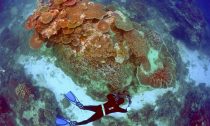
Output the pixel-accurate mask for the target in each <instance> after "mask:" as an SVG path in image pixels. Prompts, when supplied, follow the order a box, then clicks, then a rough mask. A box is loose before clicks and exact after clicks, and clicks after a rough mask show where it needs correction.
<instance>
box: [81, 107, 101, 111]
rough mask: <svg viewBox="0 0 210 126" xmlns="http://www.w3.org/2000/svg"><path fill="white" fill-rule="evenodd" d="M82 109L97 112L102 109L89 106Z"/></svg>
mask: <svg viewBox="0 0 210 126" xmlns="http://www.w3.org/2000/svg"><path fill="white" fill-rule="evenodd" d="M82 109H84V110H90V111H93V112H96V111H97V110H98V109H100V106H93V105H88V106H83V108H82Z"/></svg>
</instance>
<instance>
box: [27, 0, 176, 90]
mask: <svg viewBox="0 0 210 126" xmlns="http://www.w3.org/2000/svg"><path fill="white" fill-rule="evenodd" d="M25 27H26V29H28V30H34V35H33V37H32V41H31V42H30V46H31V47H32V48H40V47H41V45H42V43H43V42H45V43H46V44H47V46H48V47H52V48H53V50H54V54H55V55H56V56H57V59H58V64H59V66H60V67H61V68H62V69H63V70H64V71H65V72H66V73H68V74H69V75H70V76H72V78H73V80H75V82H78V83H79V85H81V86H85V87H87V88H88V89H89V90H91V91H95V92H97V91H98V92H101V90H103V91H104V92H105V93H108V92H109V91H113V90H129V88H130V86H131V85H130V84H131V83H132V82H133V81H134V80H138V81H139V83H138V84H136V85H139V84H145V85H149V86H152V87H167V86H169V85H171V84H172V83H173V81H174V79H172V78H175V74H174V73H175V72H174V71H175V62H174V61H173V58H172V57H171V55H170V53H169V52H168V51H167V48H166V46H165V45H164V44H163V43H159V44H160V46H161V47H162V48H161V50H158V51H159V55H158V57H159V60H158V62H161V63H162V66H159V69H157V70H156V71H152V70H151V69H152V67H151V63H150V60H149V58H148V53H149V51H150V48H153V47H152V46H153V45H151V44H150V43H149V42H148V39H147V38H146V37H145V35H147V33H146V32H145V33H144V31H143V30H142V31H139V29H138V30H137V29H135V28H134V27H133V22H132V21H130V20H129V19H128V18H127V17H126V16H125V15H123V13H121V12H120V11H110V10H109V11H108V10H106V9H105V6H103V5H101V4H99V3H94V2H91V1H88V0H54V1H51V3H50V4H47V5H43V6H40V7H39V8H38V9H37V10H36V11H35V12H34V13H33V15H31V16H29V18H28V20H27V22H26V25H25ZM168 59H169V60H168ZM140 68H141V69H140ZM142 69H143V70H142ZM145 71H146V72H147V73H149V74H145ZM110 88H111V89H110Z"/></svg>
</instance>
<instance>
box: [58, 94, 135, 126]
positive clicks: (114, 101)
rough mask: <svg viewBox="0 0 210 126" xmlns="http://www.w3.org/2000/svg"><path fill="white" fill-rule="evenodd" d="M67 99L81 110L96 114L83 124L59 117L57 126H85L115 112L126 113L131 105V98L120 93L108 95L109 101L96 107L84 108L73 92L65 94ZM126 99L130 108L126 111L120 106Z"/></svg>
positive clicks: (82, 122)
mask: <svg viewBox="0 0 210 126" xmlns="http://www.w3.org/2000/svg"><path fill="white" fill-rule="evenodd" d="M65 97H66V98H67V99H68V100H69V101H70V102H72V103H73V104H75V105H76V106H78V107H79V108H80V109H82V110H89V111H93V112H95V114H93V115H92V116H91V117H90V118H89V119H87V120H84V121H81V122H77V121H70V120H67V119H65V118H63V117H61V116H57V117H56V125H57V126H66V125H67V124H69V125H70V126H76V125H85V124H88V123H90V122H93V121H96V120H98V119H100V118H102V117H103V116H105V115H108V114H110V113H114V112H122V113H126V112H127V111H129V109H130V104H131V98H130V96H129V95H126V96H125V95H122V94H120V93H117V94H108V95H107V99H108V101H107V102H105V103H104V104H102V105H96V106H83V105H82V104H81V103H80V102H79V100H78V99H77V98H76V96H75V95H74V94H73V93H72V92H71V91H69V92H68V93H67V94H65ZM125 98H127V99H128V106H127V108H126V109H123V108H121V107H120V105H121V104H123V103H124V101H125V100H124V99H125Z"/></svg>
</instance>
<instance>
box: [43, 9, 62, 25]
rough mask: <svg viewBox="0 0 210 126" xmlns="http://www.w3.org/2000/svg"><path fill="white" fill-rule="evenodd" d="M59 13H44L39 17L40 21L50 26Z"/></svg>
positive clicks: (55, 11) (52, 11) (51, 11)
mask: <svg viewBox="0 0 210 126" xmlns="http://www.w3.org/2000/svg"><path fill="white" fill-rule="evenodd" d="M58 12H59V11H58V10H50V11H49V12H42V13H41V15H40V17H39V21H40V22H42V23H43V24H48V23H50V22H51V21H52V20H53V19H54V18H55V16H56V15H57V14H58Z"/></svg>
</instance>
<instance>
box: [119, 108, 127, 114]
mask: <svg viewBox="0 0 210 126" xmlns="http://www.w3.org/2000/svg"><path fill="white" fill-rule="evenodd" d="M119 112H122V113H126V112H128V111H127V109H123V108H120V107H119Z"/></svg>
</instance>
